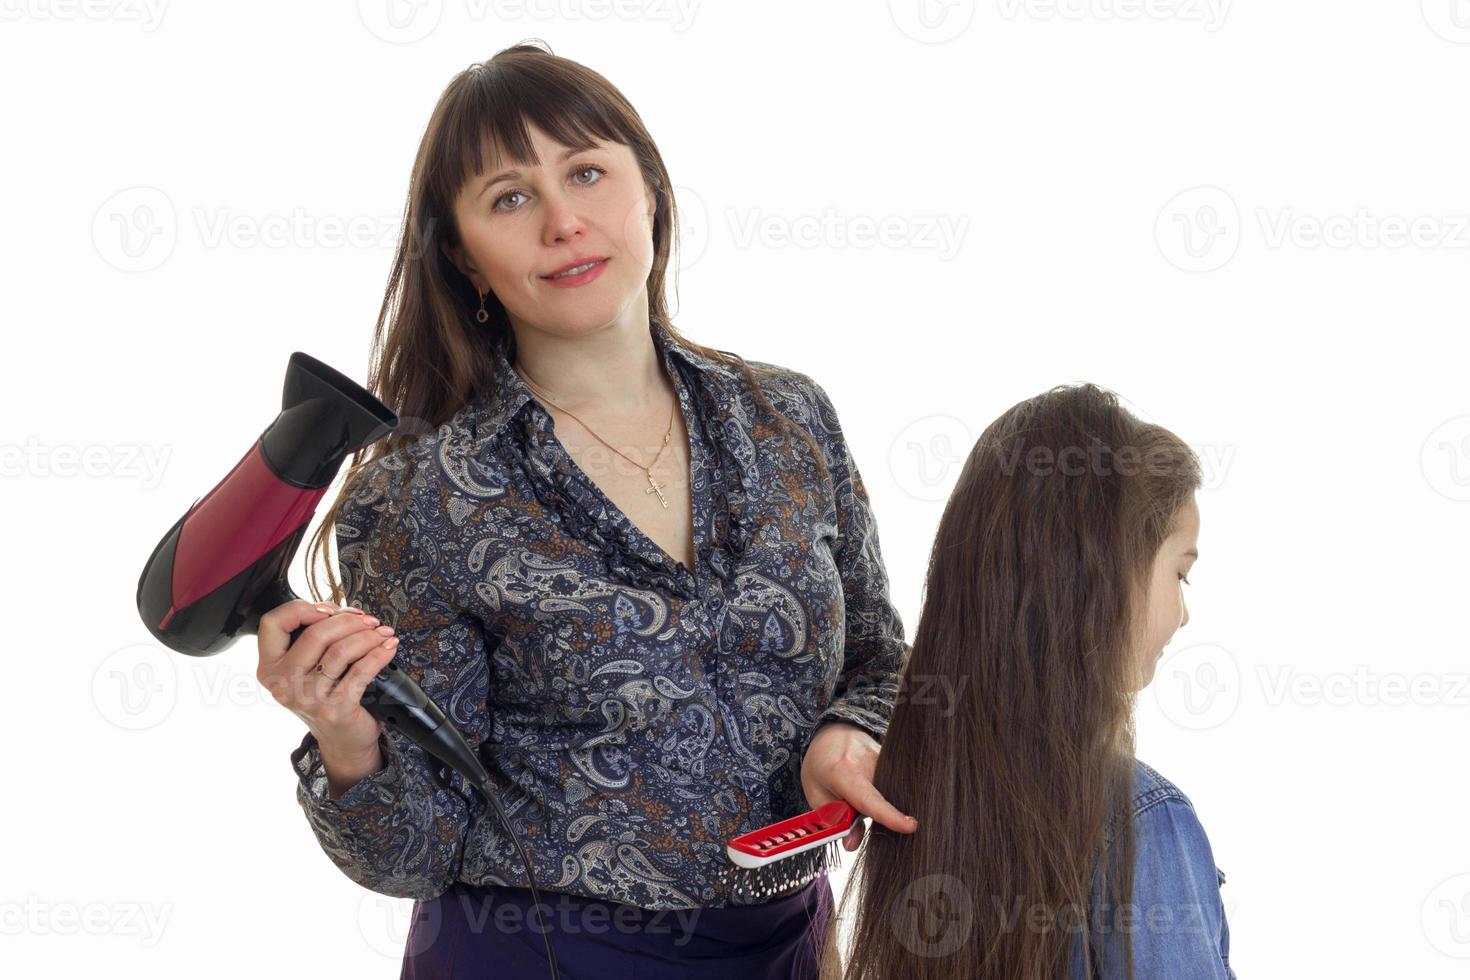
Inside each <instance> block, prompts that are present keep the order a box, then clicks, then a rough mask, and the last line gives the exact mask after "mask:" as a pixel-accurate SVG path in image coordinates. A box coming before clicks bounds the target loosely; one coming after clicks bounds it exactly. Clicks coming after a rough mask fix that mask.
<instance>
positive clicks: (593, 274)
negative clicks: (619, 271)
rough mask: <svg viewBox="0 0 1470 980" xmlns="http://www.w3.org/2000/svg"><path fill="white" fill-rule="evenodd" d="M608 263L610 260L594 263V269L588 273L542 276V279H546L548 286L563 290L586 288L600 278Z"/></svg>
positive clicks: (600, 260) (599, 260)
mask: <svg viewBox="0 0 1470 980" xmlns="http://www.w3.org/2000/svg"><path fill="white" fill-rule="evenodd" d="M608 261H609V260H608V259H598V260H597V261H596V262H594V263H593V265H592V268H590V269H588V270H587V271H586V272H579V273H577V274H576V275H574V276H542V277H541V278H542V279H544V280H545V281H546V282H547V284H548V285H552V286H559V287H561V288H563V289H567V288H570V287H572V286H585V285H587V284H588V283H589V282H591V281H592V280H594V279H596V278H597V277H598V276H600V275H602V270H603V269H605V268H607V263H608Z"/></svg>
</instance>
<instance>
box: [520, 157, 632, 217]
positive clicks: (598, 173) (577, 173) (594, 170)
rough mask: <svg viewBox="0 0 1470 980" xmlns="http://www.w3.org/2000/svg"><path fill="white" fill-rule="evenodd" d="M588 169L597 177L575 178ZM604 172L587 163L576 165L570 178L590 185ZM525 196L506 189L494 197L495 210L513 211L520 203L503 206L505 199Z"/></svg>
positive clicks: (603, 174)
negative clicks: (512, 205) (581, 165)
mask: <svg viewBox="0 0 1470 980" xmlns="http://www.w3.org/2000/svg"><path fill="white" fill-rule="evenodd" d="M589 171H590V172H593V173H596V174H597V177H595V178H594V179H592V180H576V178H577V177H579V176H581V175H582V174H585V173H588V172H589ZM606 174H607V171H606V170H603V169H602V168H601V167H594V166H592V165H591V164H588V165H587V166H585V167H578V168H577V169H576V170H574V171H572V179H573V180H575V181H576V183H577V185H578V186H579V187H591V186H592V185H593V184H595V183H597V182H598V181H599V180H601V179H602V178H603V176H605V175H606ZM525 196H526V195H525V194H523V193H521V192H520V191H506V192H505V193H504V194H502V195H500V197H498V198H496V200H495V210H496V211H514V210H515V209H516V207H519V206H520V205H516V206H515V207H505V206H504V204H505V201H506V199H508V198H512V197H525Z"/></svg>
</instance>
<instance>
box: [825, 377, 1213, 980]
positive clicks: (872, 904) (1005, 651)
mask: <svg viewBox="0 0 1470 980" xmlns="http://www.w3.org/2000/svg"><path fill="white" fill-rule="evenodd" d="M1199 484H1200V471H1199V463H1198V459H1197V457H1196V456H1195V454H1194V453H1193V451H1192V450H1190V448H1189V447H1188V446H1186V445H1185V444H1184V443H1183V442H1181V441H1180V440H1179V439H1178V437H1176V436H1175V435H1173V434H1172V433H1170V432H1169V431H1167V430H1166V429H1163V428H1161V427H1159V426H1157V425H1153V424H1150V423H1146V422H1143V421H1140V420H1139V419H1138V418H1136V417H1135V416H1134V415H1132V414H1131V413H1129V412H1128V411H1127V410H1126V409H1124V408H1122V407H1121V406H1120V405H1119V404H1118V399H1117V397H1116V396H1115V395H1114V394H1112V393H1111V392H1108V391H1106V390H1104V389H1101V388H1099V387H1097V386H1095V385H1091V384H1082V385H1076V386H1059V387H1056V388H1053V389H1051V390H1050V391H1047V392H1045V393H1043V394H1041V395H1038V396H1037V397H1035V398H1031V399H1028V400H1026V401H1023V402H1021V403H1020V404H1018V405H1015V406H1014V407H1012V408H1011V409H1009V410H1008V411H1007V412H1006V413H1005V414H1003V415H1002V416H1001V417H1000V418H998V419H996V420H995V422H993V423H992V424H991V425H990V427H989V428H987V429H986V430H985V432H984V434H983V435H981V437H980V439H979V440H978V441H977V442H976V444H975V446H974V448H973V450H972V451H971V452H970V455H969V457H968V458H967V459H966V461H965V465H964V469H963V471H962V472H961V474H960V477H959V481H958V484H957V485H956V487H955V489H954V492H953V494H952V495H951V496H950V498H949V501H948V503H947V504H946V506H945V509H944V513H943V516H942V518H941V519H940V522H939V529H938V533H937V534H936V536H935V540H934V545H933V549H932V551H931V553H930V559H929V569H928V577H927V584H926V586H925V590H924V599H923V605H922V611H921V613H920V618H919V621H918V625H917V627H916V633H915V637H914V642H913V650H912V654H911V655H910V658H909V661H908V663H907V666H906V670H905V675H904V680H903V685H902V689H901V690H902V693H901V695H900V699H899V704H898V705H897V706H896V708H895V710H894V712H893V714H892V718H891V721H890V724H889V727H888V731H887V733H886V735H885V737H884V740H883V751H882V753H881V754H880V756H879V760H878V765H877V772H876V775H875V779H874V783H875V785H876V787H877V789H878V790H879V791H880V792H881V793H882V794H883V796H884V797H885V798H887V799H888V800H889V801H890V802H892V803H893V805H894V806H896V807H897V808H898V809H899V810H900V811H902V812H904V813H912V814H914V815H915V816H916V817H918V819H919V821H920V826H919V829H918V830H917V831H915V832H914V833H912V834H899V833H893V832H890V831H888V830H886V829H885V828H883V827H882V826H881V825H879V824H877V823H873V824H872V825H871V830H872V833H871V834H870V835H869V837H868V839H867V841H866V843H865V845H864V847H863V848H862V850H861V852H860V853H859V855H858V857H857V860H856V861H855V863H854V865H853V868H852V871H851V874H850V878H849V881H848V886H847V889H846V893H845V895H844V898H843V902H842V909H841V910H840V912H841V915H842V918H843V919H844V920H847V919H848V915H849V913H850V912H852V908H851V907H853V906H855V915H853V918H852V919H851V920H850V921H851V923H852V925H851V928H852V931H853V945H852V948H851V950H850V955H849V956H848V957H847V960H848V963H847V967H846V969H845V971H844V973H843V980H910V978H912V980H929V978H934V980H939V978H943V980H954V978H964V980H975V978H996V980H1056V978H1058V977H1065V976H1067V975H1068V973H1067V970H1068V962H1069V957H1071V956H1072V955H1074V951H1075V950H1080V951H1081V956H1082V957H1083V958H1084V960H1090V958H1091V956H1090V952H1091V949H1092V943H1091V940H1090V939H1089V936H1088V929H1087V928H1086V927H1087V924H1088V922H1089V921H1107V922H1112V921H1114V918H1115V916H1113V915H1111V914H1107V913H1106V911H1105V910H1106V909H1108V908H1112V909H1114V910H1116V909H1117V908H1119V907H1120V906H1127V905H1128V904H1129V903H1130V902H1131V897H1132V889H1133V876H1132V869H1133V839H1132V825H1131V815H1132V814H1131V809H1130V806H1129V804H1130V802H1131V798H1132V787H1133V751H1134V735H1133V706H1134V697H1135V695H1134V694H1133V693H1131V691H1130V688H1131V687H1132V684H1131V683H1130V678H1131V677H1132V676H1133V675H1132V673H1131V671H1132V663H1133V654H1132V651H1133V650H1134V647H1135V637H1139V636H1141V632H1140V631H1141V630H1142V628H1143V622H1144V616H1145V608H1144V606H1145V602H1146V598H1147V594H1148V585H1149V578H1150V573H1151V569H1152V565H1153V561H1154V557H1155V555H1156V554H1157V553H1158V551H1159V548H1160V546H1161V544H1162V543H1163V541H1164V539H1165V538H1166V537H1167V536H1168V535H1169V534H1170V533H1171V531H1172V529H1173V522H1174V519H1175V516H1176V514H1177V513H1178V511H1179V510H1180V508H1181V507H1182V506H1184V505H1185V504H1187V503H1188V501H1189V500H1190V498H1191V497H1192V495H1193V493H1194V492H1195V490H1196V488H1197V487H1198V486H1199ZM1138 642H1141V641H1138ZM924 691H927V692H928V694H927V695H926V696H924V697H922V698H921V697H920V696H919V695H920V692H924ZM1094 888H1096V891H1095V892H1094V891H1093V889H1094ZM828 954H829V956H832V957H835V956H836V950H835V949H833V948H832V944H829V948H828ZM1127 963H1128V973H1129V977H1130V978H1131V977H1132V975H1133V966H1132V955H1131V947H1130V950H1129V955H1128V957H1127ZM1083 975H1085V976H1089V977H1090V976H1093V975H1094V974H1093V972H1092V970H1091V967H1090V966H1089V967H1088V969H1086V970H1085V971H1084V973H1083Z"/></svg>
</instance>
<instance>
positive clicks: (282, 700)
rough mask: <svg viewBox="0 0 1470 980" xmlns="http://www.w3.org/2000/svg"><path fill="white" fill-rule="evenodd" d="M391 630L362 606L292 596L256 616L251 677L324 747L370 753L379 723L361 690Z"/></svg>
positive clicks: (388, 647)
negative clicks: (365, 704)
mask: <svg viewBox="0 0 1470 980" xmlns="http://www.w3.org/2000/svg"><path fill="white" fill-rule="evenodd" d="M324 610H331V611H324ZM303 627H304V629H303ZM297 629H301V630H302V632H301V635H300V636H299V637H297V638H296V641H295V642H294V643H293V642H292V641H291V634H292V632H293V631H295V630H297ZM392 633H393V628H392V627H391V626H379V623H378V620H377V619H376V618H374V617H372V616H369V615H367V614H366V613H364V612H363V611H362V610H361V609H356V608H353V607H351V606H347V607H345V608H343V607H338V606H335V605H333V604H331V603H311V602H308V601H306V600H305V599H293V600H291V601H290V602H285V603H282V604H281V605H279V606H277V607H276V608H274V609H272V610H270V611H269V612H267V613H265V614H264V615H262V616H261V617H260V626H259V628H258V630H257V640H258V644H259V647H260V665H259V666H258V667H257V668H256V671H255V679H256V680H258V681H259V682H260V683H261V684H262V685H263V686H264V687H265V689H266V690H267V691H269V692H270V694H271V697H273V698H275V699H276V701H277V702H278V703H279V704H281V705H283V706H285V707H286V708H289V709H290V710H291V711H292V712H293V713H294V714H295V715H296V716H297V717H298V718H300V719H301V720H302V721H304V722H306V727H307V728H309V729H310V730H311V733H312V734H313V735H315V736H316V739H317V742H318V744H320V745H322V746H323V747H324V751H330V753H331V754H332V755H333V756H334V757H336V758H338V759H366V758H369V757H371V756H372V754H373V752H375V751H376V749H377V742H378V735H379V734H380V733H381V732H382V730H383V724H382V722H380V721H378V719H376V718H374V717H373V716H372V715H370V714H368V711H367V709H366V708H364V707H363V706H362V692H363V691H365V690H366V689H367V686H368V684H369V683H370V682H371V681H372V679H373V677H374V676H376V675H377V673H378V671H380V670H382V669H383V668H384V667H385V666H386V665H387V664H388V662H389V661H390V660H392V659H393V654H394V653H395V652H396V651H397V649H398V638H397V637H394V636H392ZM318 665H320V667H321V670H318V669H317V667H318Z"/></svg>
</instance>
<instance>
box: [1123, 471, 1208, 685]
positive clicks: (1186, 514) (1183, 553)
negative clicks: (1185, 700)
mask: <svg viewBox="0 0 1470 980" xmlns="http://www.w3.org/2000/svg"><path fill="white" fill-rule="evenodd" d="M1176 521H1177V524H1176V527H1175V530H1174V533H1173V534H1171V535H1169V537H1167V538H1166V539H1164V543H1163V545H1162V546H1161V547H1160V548H1159V552H1158V554H1157V555H1156V556H1154V564H1153V572H1152V574H1151V575H1150V578H1149V590H1148V603H1147V607H1148V612H1147V615H1146V620H1145V627H1144V638H1143V644H1142V648H1141V649H1139V650H1137V651H1135V660H1134V665H1135V669H1136V679H1135V681H1134V687H1133V688H1132V689H1133V690H1135V691H1139V690H1142V689H1143V688H1145V687H1147V686H1148V684H1149V682H1150V681H1152V680H1153V678H1154V668H1156V667H1157V666H1158V663H1159V658H1160V657H1162V656H1163V655H1164V646H1165V645H1166V644H1167V643H1168V642H1169V640H1170V638H1172V637H1173V635H1174V632H1175V631H1176V630H1178V629H1179V628H1180V627H1182V626H1183V625H1184V624H1185V623H1187V622H1189V609H1188V608H1187V607H1186V606H1185V604H1184V586H1185V584H1186V583H1185V576H1186V575H1187V574H1188V573H1189V570H1190V569H1191V568H1193V567H1194V563H1195V560H1196V559H1198V558H1199V507H1198V505H1196V504H1195V502H1194V498H1192V497H1191V498H1190V500H1189V502H1188V503H1186V504H1185V505H1184V506H1183V507H1181V508H1179V514H1178V516H1177V518H1176Z"/></svg>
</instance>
